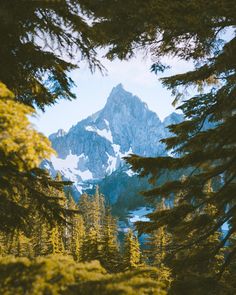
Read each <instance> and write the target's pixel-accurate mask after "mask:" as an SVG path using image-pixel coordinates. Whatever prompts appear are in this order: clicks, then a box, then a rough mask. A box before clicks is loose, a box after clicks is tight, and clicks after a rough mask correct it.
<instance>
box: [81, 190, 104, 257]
mask: <svg viewBox="0 0 236 295" xmlns="http://www.w3.org/2000/svg"><path fill="white" fill-rule="evenodd" d="M78 207H79V209H80V210H81V212H82V216H83V218H84V226H85V230H86V233H87V235H86V236H85V240H84V246H83V249H84V250H83V260H85V261H86V260H88V261H90V260H93V259H98V260H100V259H101V252H102V228H103V224H104V214H105V200H104V196H103V195H101V194H100V193H99V188H98V187H96V191H95V194H94V195H93V196H91V197H89V196H87V195H83V197H82V199H81V200H80V201H79V203H78Z"/></svg>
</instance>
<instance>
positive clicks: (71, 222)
mask: <svg viewBox="0 0 236 295" xmlns="http://www.w3.org/2000/svg"><path fill="white" fill-rule="evenodd" d="M67 208H68V209H69V210H73V211H74V212H75V213H74V214H72V215H71V216H70V217H69V219H68V220H67V224H66V226H65V232H64V241H65V248H66V251H67V252H68V253H69V254H70V255H72V256H73V257H74V259H75V260H76V261H80V260H81V259H82V249H83V242H84V236H85V230H84V220H83V218H82V216H81V215H80V214H79V213H78V207H77V205H76V203H75V201H74V200H73V198H72V196H71V195H70V194H67ZM76 211H77V212H76Z"/></svg>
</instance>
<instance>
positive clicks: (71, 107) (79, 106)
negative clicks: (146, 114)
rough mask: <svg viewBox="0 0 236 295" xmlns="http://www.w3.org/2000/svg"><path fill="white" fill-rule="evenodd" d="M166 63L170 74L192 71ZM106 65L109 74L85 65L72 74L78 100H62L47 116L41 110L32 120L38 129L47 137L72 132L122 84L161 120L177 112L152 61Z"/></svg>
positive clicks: (138, 59)
mask: <svg viewBox="0 0 236 295" xmlns="http://www.w3.org/2000/svg"><path fill="white" fill-rule="evenodd" d="M164 62H165V63H166V64H170V65H171V70H168V72H166V73H165V74H166V75H172V74H175V73H180V72H185V71H187V70H189V69H190V68H191V64H189V63H186V62H183V61H178V60H174V59H172V60H166V61H164ZM102 63H103V65H104V66H105V67H106V69H107V73H106V74H105V75H102V74H101V73H100V72H99V71H96V72H95V73H94V74H92V73H91V72H90V70H89V69H88V66H87V64H86V63H81V64H80V68H79V69H77V70H75V71H73V72H72V73H71V76H72V78H73V80H74V81H75V83H76V85H77V86H76V88H75V89H74V92H75V93H76V97H77V98H76V99H75V100H73V101H66V100H60V101H59V102H58V103H57V104H56V105H54V106H51V107H47V108H46V110H45V112H44V113H42V112H41V111H39V112H38V114H37V117H36V118H32V120H31V121H32V123H33V125H34V126H35V128H36V129H37V130H39V131H41V132H43V133H44V134H45V135H47V136H48V135H49V134H51V133H53V132H56V131H57V130H58V129H60V128H62V129H64V130H65V131H68V129H69V128H70V127H71V126H72V125H75V124H76V123H77V122H79V121H80V120H82V119H84V118H86V117H87V116H89V115H91V114H93V113H95V112H96V111H98V110H100V109H101V108H103V106H104V105H105V103H106V99H107V97H108V95H109V93H110V92H111V89H112V88H113V87H114V86H116V85H117V84H119V83H122V84H123V86H124V88H125V89H126V90H127V91H129V92H132V93H133V94H135V95H137V96H138V97H139V98H141V100H143V101H144V102H146V103H147V105H148V107H149V108H150V109H151V110H153V111H155V112H156V113H157V114H158V116H159V117H160V119H161V120H162V119H164V118H165V117H166V116H167V115H168V114H170V113H171V112H173V111H175V109H174V108H173V106H172V104H171V103H172V101H173V97H171V93H170V91H167V90H166V89H165V88H163V86H162V85H161V83H160V81H159V80H158V77H157V76H156V75H155V74H154V73H151V72H150V66H151V64H152V61H151V60H150V59H147V58H146V59H144V58H143V57H141V56H138V57H136V58H133V59H131V60H129V61H119V60H115V61H112V62H110V61H107V60H103V61H102Z"/></svg>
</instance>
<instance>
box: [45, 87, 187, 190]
mask: <svg viewBox="0 0 236 295" xmlns="http://www.w3.org/2000/svg"><path fill="white" fill-rule="evenodd" d="M181 120H183V118H182V116H181V115H179V114H176V113H173V114H171V115H170V116H168V117H167V118H166V119H165V120H164V122H161V120H160V119H159V118H158V116H157V114H156V113H154V112H152V111H150V110H149V109H148V107H147V105H146V104H145V103H144V102H142V101H141V100H140V99H139V98H138V97H137V96H134V95H132V94H131V93H129V92H127V91H126V90H124V88H123V86H122V85H121V84H119V85H118V86H116V87H114V88H113V89H112V91H111V93H110V95H109V97H108V99H107V103H106V105H105V106H104V108H103V109H102V110H100V111H99V112H97V113H95V114H93V115H91V116H89V117H88V118H86V119H85V120H82V121H80V122H79V123H77V124H76V125H75V126H73V127H72V128H71V129H70V130H69V131H68V133H66V132H64V131H63V130H61V129H60V130H59V131H58V132H57V133H54V134H52V135H51V136H50V137H49V139H50V140H51V142H52V146H53V148H54V149H55V150H56V152H57V154H58V156H57V157H55V156H54V157H52V158H51V161H44V162H43V163H42V166H43V167H45V168H46V169H48V170H49V171H50V173H51V174H52V175H53V176H54V175H55V174H56V173H57V172H60V173H61V174H62V175H63V177H64V178H65V179H69V180H72V181H74V184H75V188H76V190H77V191H78V192H79V193H82V191H83V190H85V189H86V188H91V187H92V184H91V183H93V182H97V181H101V180H103V179H104V178H105V177H107V176H109V175H111V174H112V173H113V172H114V171H119V169H122V173H125V174H126V177H132V176H133V174H132V172H131V171H130V170H128V167H127V168H126V166H123V165H124V163H123V161H122V157H124V156H125V155H128V154H130V153H134V154H138V155H141V156H157V155H166V151H165V146H164V144H162V143H160V142H159V141H160V139H162V138H165V137H168V136H169V131H168V130H167V128H166V126H167V125H169V124H172V123H177V122H180V121H181ZM118 174H119V173H118Z"/></svg>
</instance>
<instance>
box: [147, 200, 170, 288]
mask: <svg viewBox="0 0 236 295" xmlns="http://www.w3.org/2000/svg"><path fill="white" fill-rule="evenodd" d="M166 209H167V206H166V205H165V202H164V200H163V199H162V200H161V201H160V202H158V204H157V206H156V211H157V212H159V213H161V211H164V210H166ZM172 243H173V242H172V238H171V234H170V232H168V230H167V228H166V226H165V225H164V226H162V227H159V228H157V229H156V230H154V231H152V232H151V233H150V234H149V235H148V237H147V238H146V242H145V248H146V250H145V254H146V256H147V259H148V264H150V265H152V266H155V267H157V268H158V269H159V270H160V274H161V281H163V282H165V284H166V285H168V286H169V285H170V283H171V281H172V277H171V270H170V268H169V267H168V265H167V262H166V258H167V257H168V254H169V252H170V248H171V244H172Z"/></svg>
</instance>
